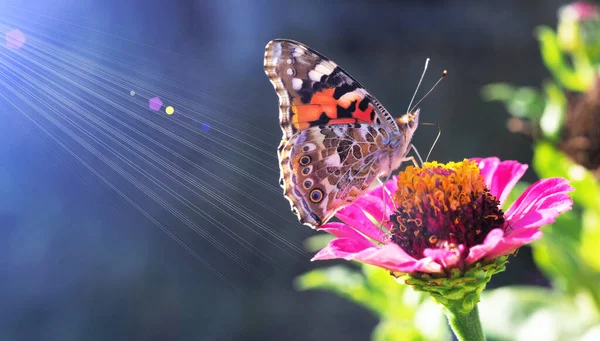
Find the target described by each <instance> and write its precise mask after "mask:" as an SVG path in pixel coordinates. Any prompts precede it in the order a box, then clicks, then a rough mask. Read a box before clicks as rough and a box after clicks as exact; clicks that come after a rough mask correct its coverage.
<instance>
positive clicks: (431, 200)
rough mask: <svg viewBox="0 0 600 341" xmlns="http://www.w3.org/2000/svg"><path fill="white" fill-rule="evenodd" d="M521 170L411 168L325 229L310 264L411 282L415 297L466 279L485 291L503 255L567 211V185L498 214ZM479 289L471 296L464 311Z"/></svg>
mask: <svg viewBox="0 0 600 341" xmlns="http://www.w3.org/2000/svg"><path fill="white" fill-rule="evenodd" d="M526 170H527V165H524V164H520V163H518V162H516V161H502V162H500V160H499V159H498V158H495V157H492V158H485V159H472V160H470V161H469V160H464V161H462V162H457V163H454V162H451V163H448V164H439V163H437V162H430V163H425V165H424V167H423V168H416V167H413V166H409V167H407V168H406V170H405V171H403V172H400V174H399V176H398V177H397V178H393V179H391V180H390V181H388V182H387V183H385V189H384V187H383V186H379V187H377V188H375V189H373V190H371V191H370V192H369V193H367V194H365V195H363V196H362V197H360V198H359V199H358V200H356V201H355V203H354V204H353V205H351V206H349V207H346V208H344V209H342V210H340V211H339V212H338V213H337V214H336V217H337V218H339V219H340V220H341V221H342V222H343V223H340V222H330V223H328V224H325V225H323V226H322V227H321V228H320V230H323V231H325V232H328V233H330V234H332V235H334V236H335V237H336V238H335V239H333V240H332V241H331V242H329V244H328V245H327V246H326V247H325V248H324V249H322V250H321V251H319V252H318V253H317V254H316V255H315V256H314V258H313V260H324V259H334V258H342V259H346V260H355V261H359V262H362V263H366V264H372V265H375V266H378V267H381V268H384V269H387V270H389V271H391V272H392V273H393V274H394V275H395V276H396V277H399V276H403V275H406V274H408V275H410V276H409V277H410V278H409V280H407V282H410V283H409V284H413V285H416V286H417V287H419V286H420V288H418V289H421V290H426V289H424V288H423V286H428V285H430V284H434V285H435V286H440V285H441V284H442V282H441V281H440V279H458V278H465V277H470V278H471V279H472V280H473V281H478V282H479V279H481V280H482V281H481V284H483V287H485V283H487V281H489V278H490V277H491V275H492V274H494V273H496V272H499V271H502V270H503V269H504V263H505V262H506V258H507V256H508V255H510V254H512V253H513V252H514V251H515V250H517V249H518V248H519V247H521V246H523V245H525V244H528V243H530V242H532V241H534V240H537V239H539V238H540V237H541V236H542V232H541V231H540V230H539V228H540V227H542V226H544V225H547V224H550V223H552V222H554V220H555V219H556V217H557V216H558V215H559V214H560V213H562V212H565V211H567V210H570V209H571V206H572V204H573V201H572V200H571V198H570V197H569V196H568V195H567V193H568V192H570V191H572V190H573V188H572V187H571V186H569V184H568V181H567V180H565V179H562V178H551V179H542V180H539V181H538V182H536V183H534V184H533V185H531V186H530V187H529V188H528V189H527V190H526V191H525V192H524V193H523V194H522V195H521V196H520V197H519V198H518V199H517V200H516V201H515V202H514V203H513V204H512V205H511V206H510V207H509V208H508V209H507V210H506V212H503V211H502V209H501V207H502V204H503V203H504V201H505V200H506V198H507V197H508V194H509V193H510V191H511V189H512V188H513V186H514V185H515V184H516V183H517V181H518V180H519V179H520V178H521V176H523V174H524V173H525V171H526ZM383 190H385V191H387V192H389V193H391V195H392V198H393V200H390V198H389V197H390V194H386V195H383V194H382V191H383ZM384 200H385V202H384ZM382 220H383V221H384V223H383V224H382V225H383V226H379V224H378V222H379V221H382ZM486 266H488V267H487V268H486ZM482 270H483V271H484V273H483V274H482V273H481V271H482ZM473 271H476V272H473ZM477 271H478V272H477ZM482 276H483V277H485V278H483V277H482ZM405 277H406V276H405ZM421 280H423V281H421ZM420 281H421V282H420ZM431 281H433V282H431ZM454 283H456V282H454ZM483 287H481V288H477V289H476V290H475V291H476V294H477V295H476V296H475V297H473V301H474V302H471V303H470V304H469V307H466V310H467V311H468V310H469V309H472V308H473V305H474V304H476V303H477V302H478V300H479V293H480V292H481V290H483ZM461 290H462V289H461ZM463 294H464V291H463ZM442 296H443V295H442ZM436 299H438V300H440V299H442V300H443V299H444V297H438V298H436Z"/></svg>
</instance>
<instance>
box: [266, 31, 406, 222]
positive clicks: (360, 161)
mask: <svg viewBox="0 0 600 341" xmlns="http://www.w3.org/2000/svg"><path fill="white" fill-rule="evenodd" d="M264 67H265V72H266V74H267V76H268V77H269V79H270V81H271V83H272V84H273V86H274V87H275V91H276V92H277V95H278V97H279V122H280V126H281V129H282V131H283V139H282V141H281V144H280V145H279V149H278V156H279V161H280V169H281V179H280V185H281V186H282V188H283V189H284V196H285V197H286V198H287V199H288V200H289V201H290V203H291V206H292V211H294V212H295V213H296V214H297V215H298V217H299V218H300V221H301V222H302V223H304V224H307V225H309V226H311V227H313V228H315V227H317V226H319V225H321V224H322V223H324V222H326V221H327V220H329V219H330V218H331V217H332V216H333V215H334V214H335V212H336V211H337V210H339V209H340V208H342V207H344V206H347V205H349V204H351V203H352V202H353V201H354V199H355V198H356V197H358V196H359V195H361V194H362V193H363V192H364V191H365V190H366V189H367V188H368V187H369V186H370V185H371V184H372V183H373V182H374V181H375V179H377V177H378V176H382V175H387V174H389V173H390V172H391V170H392V162H391V160H390V159H391V158H392V157H393V152H394V151H393V150H392V149H390V147H389V146H388V145H387V143H386V141H389V139H390V138H391V137H392V136H402V132H401V130H404V129H403V128H404V127H401V129H399V128H398V125H397V124H396V122H395V121H394V119H393V117H392V116H391V115H390V114H389V112H388V111H387V110H385V108H383V106H382V105H381V104H380V103H379V101H378V100H377V99H376V98H375V97H373V96H372V95H371V94H370V93H369V92H368V91H367V90H365V89H364V87H363V86H361V85H360V84H359V83H358V82H357V81H356V80H355V79H354V78H352V77H351V76H350V75H349V74H348V73H346V72H345V71H344V70H342V68H340V67H339V66H338V65H337V64H335V63H334V62H332V61H331V60H329V59H328V58H326V57H325V56H323V55H321V54H320V53H318V52H316V51H315V50H313V49H311V48H309V47H307V46H305V45H303V44H301V43H298V42H295V41H291V40H283V39H276V40H273V41H271V42H269V43H268V44H267V47H266V51H265V60H264ZM411 135H412V134H411ZM404 149H406V146H404ZM404 154H405V152H404ZM402 157H403V156H402Z"/></svg>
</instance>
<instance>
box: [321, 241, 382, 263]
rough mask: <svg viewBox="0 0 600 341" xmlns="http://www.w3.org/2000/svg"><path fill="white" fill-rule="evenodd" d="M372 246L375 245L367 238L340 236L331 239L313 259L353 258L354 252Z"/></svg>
mask: <svg viewBox="0 0 600 341" xmlns="http://www.w3.org/2000/svg"><path fill="white" fill-rule="evenodd" d="M372 247H375V246H374V245H373V244H372V243H370V242H368V241H367V240H366V239H363V240H360V239H352V238H338V239H334V240H332V241H330V242H329V244H327V246H325V247H324V248H323V249H322V250H320V251H319V252H317V254H316V255H315V256H314V257H313V258H312V259H311V260H313V261H314V260H326V259H337V258H342V259H351V257H352V256H353V255H354V254H356V253H358V252H360V251H363V250H366V249H368V248H372Z"/></svg>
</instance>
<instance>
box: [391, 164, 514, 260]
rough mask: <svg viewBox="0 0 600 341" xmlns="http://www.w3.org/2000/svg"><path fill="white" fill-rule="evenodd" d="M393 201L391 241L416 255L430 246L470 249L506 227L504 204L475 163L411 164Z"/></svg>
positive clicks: (401, 175) (400, 179) (404, 172)
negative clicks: (418, 165)
mask: <svg viewBox="0 0 600 341" xmlns="http://www.w3.org/2000/svg"><path fill="white" fill-rule="evenodd" d="M394 202H395V204H396V207H397V210H396V212H395V213H394V214H392V215H391V217H390V220H391V222H392V228H391V233H392V236H391V239H392V241H393V242H395V243H396V244H398V245H399V246H400V247H402V249H403V250H404V251H405V252H407V253H408V254H410V255H411V256H413V257H415V258H417V259H419V258H422V257H423V250H425V249H427V248H444V249H452V250H459V248H458V246H459V245H464V246H465V248H464V251H463V252H466V253H468V249H469V247H472V246H475V245H478V244H481V243H482V242H483V240H484V239H485V237H486V236H487V234H488V233H489V232H490V231H491V230H493V229H495V228H501V229H504V213H503V212H502V210H501V209H500V207H499V205H500V202H499V201H498V199H496V197H494V196H493V195H491V194H490V192H489V189H487V188H486V187H485V184H484V179H483V176H482V175H481V173H480V172H479V168H478V167H477V163H476V162H474V161H468V160H464V161H462V162H450V163H448V164H440V163H437V162H426V163H425V165H424V167H423V168H417V167H413V166H409V167H406V170H405V171H403V172H400V174H399V176H398V190H397V191H396V193H395V196H394Z"/></svg>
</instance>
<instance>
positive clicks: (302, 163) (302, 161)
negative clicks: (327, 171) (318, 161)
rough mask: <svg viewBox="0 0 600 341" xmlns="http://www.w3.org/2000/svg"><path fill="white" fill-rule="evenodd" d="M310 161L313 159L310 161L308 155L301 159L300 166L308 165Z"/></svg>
mask: <svg viewBox="0 0 600 341" xmlns="http://www.w3.org/2000/svg"><path fill="white" fill-rule="evenodd" d="M310 161H311V159H310V156H308V155H304V156H303V157H301V158H300V164H301V165H302V166H306V165H308V164H309V163H310Z"/></svg>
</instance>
